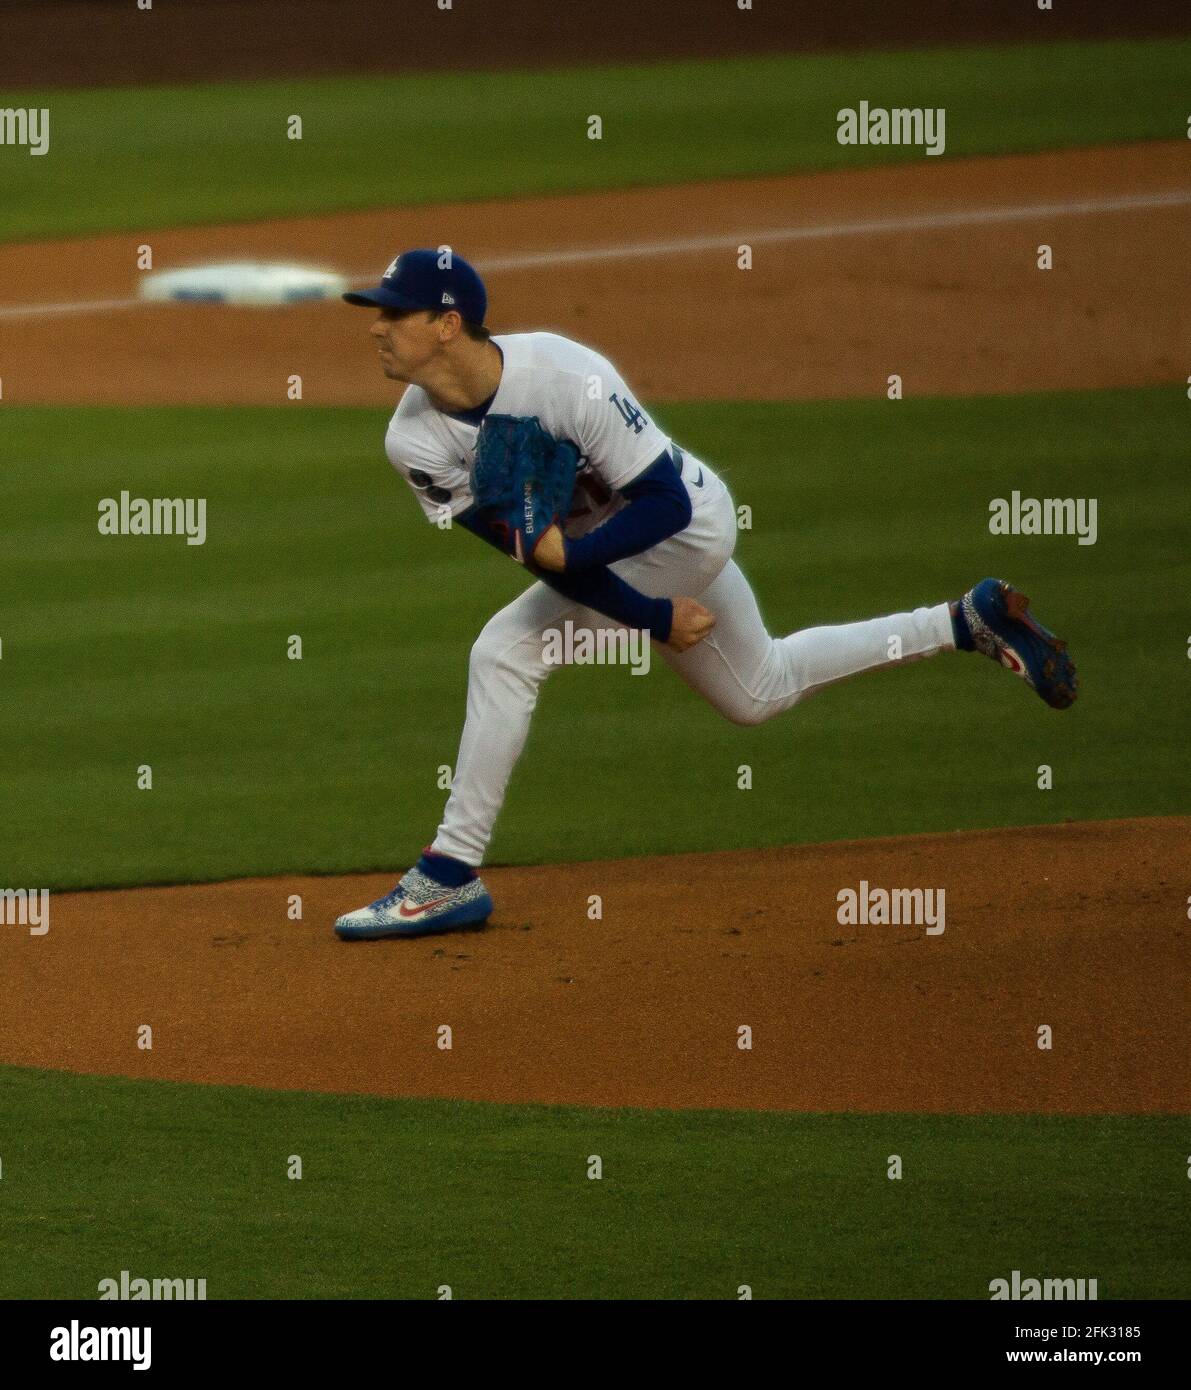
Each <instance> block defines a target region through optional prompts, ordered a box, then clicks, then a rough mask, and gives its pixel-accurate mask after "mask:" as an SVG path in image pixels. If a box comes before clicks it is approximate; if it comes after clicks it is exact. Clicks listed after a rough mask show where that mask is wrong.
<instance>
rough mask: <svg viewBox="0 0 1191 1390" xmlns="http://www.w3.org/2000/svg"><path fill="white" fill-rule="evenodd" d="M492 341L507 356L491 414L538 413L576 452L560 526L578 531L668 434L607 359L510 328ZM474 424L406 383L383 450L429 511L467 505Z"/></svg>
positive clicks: (616, 499) (609, 505)
mask: <svg viewBox="0 0 1191 1390" xmlns="http://www.w3.org/2000/svg"><path fill="white" fill-rule="evenodd" d="M492 341H493V342H494V343H495V344H496V345H497V347H499V348H500V350H501V352H502V353H503V354H504V370H503V372H502V374H501V378H500V386H499V387H498V388H497V392H496V396H495V398H494V399H493V401H492V404H491V405H490V406H489V408H488V409H489V413H490V414H493V415H516V416H525V415H536V416H537V417H538V419H539V420H540V421H541V424H542V428H543V429H545V430H548V431H549V432H550V433H551V434H552V435H553V436H554V438H555V439H558V440H569V441H570V442H571V443H572V444H574V445H575V447H576V448H577V449H578V450H579V454H580V459H579V469H580V471H579V476H578V478H577V480H576V489H575V499H574V502H573V504H572V510H571V513H570V515H569V516H568V518H567V522H566V526H565V528H564V529H565V531H566V534H567V535H569V536H580V535H583V534H584V532H586V531H590V530H591V529H592V528H593V527H595V526H598V525H599V524H600V523H601V522H602V521H605V520H606V519H607V518H608V517H609V516H611V515H612V514H613V512H616V511H619V510H620V508H621V507H622V506H623V505H624V499H623V498H622V497H621V495H620V490H621V489H622V488H624V487H626V486H627V485H628V484H629V483H631V482H632V481H633V479H634V478H637V477H639V476H640V475H641V474H642V473H643V472H644V471H645V470H646V469H647V468H648V467H649V466H650V464H651V463H653V462H654V461H655V460H656V459H657V458H658V457H659V455H661V454H662V453H663V452H665V451H666V450H667V449H669V448H670V440H669V439H668V438H667V436H666V435H664V434H663V433H662V431H661V430H660V429H658V427H657V426H656V425H655V424H654V423H653V421H652V420H650V419H649V418H648V417H647V416H646V415H645V414H644V413H643V412H642V410H641V408H640V406H639V405H638V404H637V403H636V401H635V400H634V399H633V398H632V397H631V396H630V395H629V393H628V390H627V388H626V386H625V383H624V381H623V379H622V378H621V376H620V374H619V372H617V370H616V368H615V367H614V366H613V365H612V364H611V363H610V362H609V361H608V360H607V358H605V357H601V356H600V354H599V353H598V352H594V351H592V349H591V348H588V347H584V346H583V344H582V343H576V342H572V341H571V339H569V338H562V337H560V336H559V335H558V334H557V333H510V334H505V335H501V336H499V337H497V336H494V337H493V339H492ZM478 433H479V426H478V425H474V424H469V423H468V422H467V421H466V420H461V419H458V418H456V417H455V416H454V415H449V414H446V413H445V412H444V411H441V410H439V409H438V408H437V407H436V406H435V405H433V404H431V401H430V398H429V396H427V394H426V392H425V391H423V390H422V388H421V387H420V386H410V387H408V388H407V389H406V392H405V395H404V396H402V398H401V402H400V404H399V405H398V406H397V409H396V411H395V412H394V414H393V418H392V420H391V421H390V422H389V428H388V432H387V433H386V435H385V452H386V453H387V454H388V456H389V462H390V463H391V464H392V465H393V467H394V468H395V469H396V470H397V471H398V473H400V474H401V475H402V477H404V478H405V480H406V481H407V482H408V483H409V485H410V487H411V488H413V490H414V492H415V493H416V494H417V497H418V500H419V501H420V502H421V504H422V508H423V510H424V511H425V513H426V515H427V517H428V518H429V519H430V520H431V521H436V520H437V519H438V517H439V515H440V509H441V508H442V507H448V508H449V509H450V513H451V515H452V516H459V515H460V514H461V513H462V512H465V511H466V510H467V509H468V507H470V506H471V505H472V501H473V499H472V495H471V484H470V474H469V468H470V465H471V463H472V460H473V458H474V456H475V447H476V436H477V435H478Z"/></svg>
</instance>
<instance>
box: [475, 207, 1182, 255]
mask: <svg viewBox="0 0 1191 1390" xmlns="http://www.w3.org/2000/svg"><path fill="white" fill-rule="evenodd" d="M1188 203H1191V190H1188V191H1186V192H1173V193H1144V194H1134V195H1131V196H1127V197H1121V198H1102V199H1088V200H1085V201H1083V202H1078V203H1035V204H1031V205H1028V206H1023V207H1009V208H972V209H969V210H967V211H963V212H937V213H930V214H927V215H925V216H917V217H883V218H879V219H876V220H874V221H870V222H833V223H827V224H825V225H818V226H810V227H773V228H769V229H767V230H763V231H754V232H738V233H733V234H728V233H726V232H725V233H719V234H717V235H715V236H700V237H683V238H681V239H678V240H674V241H648V242H641V243H640V244H639V245H636V246H598V247H591V248H589V249H587V250H574V251H536V252H531V253H528V254H525V255H521V256H502V257H499V258H498V259H496V260H489V261H481V262H479V263H478V265H477V268H478V269H481V270H484V271H486V272H487V273H489V274H491V272H492V271H500V270H528V269H532V268H533V267H536V266H553V265H578V264H582V263H583V262H585V261H619V260H630V259H632V258H634V257H637V256H672V255H683V254H685V253H688V252H699V251H722V250H723V249H725V248H726V247H730V248H732V249H733V250H735V248H736V247H737V246H741V245H745V244H747V245H749V246H757V245H759V244H760V245H764V244H768V243H772V242H783V241H829V240H832V239H834V238H836V237H848V236H880V235H882V234H888V233H890V232H930V231H936V230H939V229H943V228H947V227H970V226H977V225H979V224H982V223H988V222H1028V221H1031V220H1033V219H1034V218H1038V217H1076V216H1080V215H1087V214H1092V213H1100V212H1132V211H1135V210H1137V209H1149V208H1163V207H1181V206H1184V205H1186V204H1188Z"/></svg>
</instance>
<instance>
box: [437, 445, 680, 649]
mask: <svg viewBox="0 0 1191 1390" xmlns="http://www.w3.org/2000/svg"><path fill="white" fill-rule="evenodd" d="M670 466H671V468H673V466H674V465H673V464H671V465H670ZM684 492H685V489H684ZM626 510H627V509H626ZM455 520H456V521H458V522H459V524H460V525H461V526H465V527H466V528H467V529H468V530H469V531H471V532H472V534H473V535H476V536H479V538H480V539H481V540H482V541H487V542H488V544H489V545H491V546H493V547H494V548H495V549H496V550H500V549H501V548H500V545H499V543H498V542H497V541H496V540H495V539H494V538H493V537H492V536H491V535H490V534H489V532H488V528H487V527H486V526H484V525H483V524H482V523H481V522H480V520H479V509H478V508H476V507H472V508H470V509H469V510H468V511H466V512H464V513H463V514H462V515H461V516H458V517H456V518H455ZM501 554H502V555H503V554H505V552H504V551H503V550H501ZM526 568H527V569H529V570H530V573H531V574H535V575H536V576H537V577H538V578H539V579H540V580H541V581H542V582H543V583H544V584H547V585H549V587H550V588H551V589H553V590H554V591H555V592H556V593H559V594H562V595H563V597H564V598H569V599H572V600H573V601H574V602H576V603H581V604H583V605H584V606H585V607H587V608H594V609H595V611H596V612H597V613H603V614H604V616H605V617H607V618H612V619H613V620H614V621H615V622H618V623H624V625H625V626H626V627H636V628H645V629H647V630H648V632H649V635H650V636H651V637H652V638H654V640H655V641H658V642H666V641H668V640H669V638H670V624H671V621H672V620H673V617H674V606H673V604H672V603H671V602H670V600H669V599H668V598H648V597H647V596H646V595H645V594H643V593H641V591H640V590H639V589H634V588H633V586H632V585H631V584H626V583H625V581H624V580H623V579H621V578H620V576H619V575H616V574H613V573H612V571H611V570H610V569H609V568H608V567H607V566H606V565H602V566H600V568H598V569H591V570H586V571H584V572H583V573H581V574H569V573H568V574H554V573H553V572H550V571H547V570H540V569H536V568H534V567H532V566H526Z"/></svg>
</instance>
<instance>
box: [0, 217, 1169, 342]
mask: <svg viewBox="0 0 1191 1390" xmlns="http://www.w3.org/2000/svg"><path fill="white" fill-rule="evenodd" d="M1188 204H1191V190H1187V191H1185V192H1183V191H1178V192H1170V193H1137V194H1129V195H1125V196H1123V197H1120V198H1089V199H1084V200H1082V201H1080V202H1070V203H1031V204H1027V205H1023V206H1020V207H1007V208H970V209H967V210H965V211H962V212H936V213H928V214H925V215H920V216H916V217H882V218H877V219H874V220H872V221H865V222H830V223H826V224H819V225H813V226H809V227H807V226H803V227H770V228H766V229H763V230H757V231H752V232H733V233H727V232H721V233H717V234H716V235H714V236H698V237H682V238H677V239H674V240H672V241H642V242H637V243H636V244H633V245H628V246H591V247H586V248H576V249H575V250H571V251H565V250H561V251H530V252H525V253H522V254H521V255H517V256H498V257H496V258H495V259H492V260H484V261H478V262H477V269H479V270H482V271H483V272H484V273H485V274H489V275H490V274H492V273H493V272H499V271H505V270H533V269H536V268H538V267H540V266H560V265H583V264H589V263H593V262H600V261H627V260H636V259H639V258H646V257H649V256H681V255H692V254H698V253H699V252H703V251H722V250H724V249H726V248H730V249H733V250H734V249H735V248H736V247H737V246H741V245H746V244H747V245H749V246H765V245H772V244H774V243H781V242H789V241H830V240H833V239H835V238H837V237H850V236H883V235H888V234H890V233H895V232H933V231H941V230H945V229H946V228H948V227H975V226H981V225H984V224H987V223H994V222H1029V221H1032V220H1034V219H1036V218H1040V217H1080V216H1094V215H1095V214H1097V213H1106V212H1138V211H1146V210H1150V209H1154V208H1168V207H1185V206H1187V205H1188ZM375 273H376V272H375V271H366V272H364V273H363V274H362V275H357V276H352V277H351V279H352V282H353V283H359V284H364V283H367V282H369V281H370V280H373V279H374V277H375ZM147 303H149V301H147V300H143V299H135V298H134V299H92V300H82V301H78V302H75V303H67V304H9V305H0V319H25V318H44V317H47V316H49V315H52V314H93V313H107V312H110V311H112V310H118V309H132V308H136V307H138V306H142V305H146V304H147Z"/></svg>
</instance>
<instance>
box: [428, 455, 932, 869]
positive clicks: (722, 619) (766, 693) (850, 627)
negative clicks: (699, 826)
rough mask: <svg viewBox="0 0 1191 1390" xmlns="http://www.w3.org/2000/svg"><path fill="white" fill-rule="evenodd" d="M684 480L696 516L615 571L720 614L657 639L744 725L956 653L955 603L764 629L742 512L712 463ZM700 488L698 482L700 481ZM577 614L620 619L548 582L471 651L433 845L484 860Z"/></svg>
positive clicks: (649, 590)
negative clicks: (551, 638) (550, 641)
mask: <svg viewBox="0 0 1191 1390" xmlns="http://www.w3.org/2000/svg"><path fill="white" fill-rule="evenodd" d="M682 476H683V481H684V482H685V483H686V486H687V491H688V492H689V493H690V496H691V507H692V517H691V521H690V524H689V525H688V526H687V527H686V529H685V530H683V531H681V532H679V534H678V535H676V536H671V537H670V538H669V539H668V540H665V541H662V542H661V544H660V545H656V546H654V547H653V548H652V549H650V550H647V551H645V552H643V553H642V554H640V555H634V556H631V557H630V558H629V559H627V560H620V561H617V563H616V564H614V565H613V566H612V569H613V570H614V571H615V572H616V573H617V574H618V575H620V577H621V578H622V579H624V580H625V581H626V582H627V583H629V584H632V585H633V587H634V588H636V589H640V590H641V592H642V593H645V594H648V595H649V596H650V597H651V598H663V597H664V598H677V597H680V596H685V597H687V598H695V599H698V600H699V602H700V603H701V604H703V605H704V607H706V608H708V609H710V610H711V612H712V613H714V614H715V618H716V624H715V627H714V628H713V629H712V631H711V633H710V635H709V636H707V637H705V638H704V639H703V641H701V642H699V643H697V644H696V645H695V646H694V647H692V648H691V649H690V650H689V651H686V652H682V653H681V654H680V653H678V652H674V651H671V650H670V648H668V647H659V646H657V645H655V646H654V648H653V650H654V652H659V651H660V652H661V654H662V656H663V657H664V658H665V660H666V662H667V663H668V664H669V665H670V666H671V667H673V669H674V670H675V671H676V672H677V673H678V675H679V676H681V677H682V679H683V680H684V681H686V683H687V684H688V685H689V686H690V687H691V688H692V690H695V691H697V692H698V693H699V694H700V695H702V696H703V698H704V699H705V700H707V701H708V702H709V703H710V704H712V705H713V706H714V707H715V708H716V709H717V710H719V712H720V713H721V714H722V715H723V716H724V717H725V718H726V719H730V720H731V721H732V722H733V723H734V724H761V723H763V722H764V721H765V720H767V719H772V718H773V717H774V715H776V714H781V713H782V711H783V710H787V709H790V708H791V706H793V705H796V704H797V703H798V701H799V700H802V699H805V698H806V697H807V696H808V695H813V694H814V693H815V692H816V691H817V690H822V689H823V688H824V687H825V686H828V685H834V684H835V682H836V681H842V680H846V679H847V678H848V677H849V676H855V675H858V674H859V673H860V672H861V671H873V670H877V669H879V668H881V667H884V666H899V665H904V664H905V663H907V662H911V661H919V660H921V659H922V658H923V657H928V656H933V655H934V654H935V653H936V652H939V651H945V650H951V649H953V648H954V646H955V643H954V639H953V636H952V629H951V617H950V612H949V609H948V605H947V604H946V603H941V604H938V605H936V606H935V607H933V608H916V609H915V610H914V611H913V612H912V613H895V614H893V615H891V616H890V617H887V618H872V619H869V620H868V621H867V622H860V623H845V624H843V625H842V626H839V627H813V628H806V629H805V630H803V631H802V632H794V633H791V634H790V635H789V636H788V637H771V636H770V635H769V633H768V632H767V631H766V628H765V623H764V621H763V620H762V617H761V613H760V610H759V609H758V607H757V600H756V599H755V598H754V596H753V591H752V589H751V588H750V587H749V582H748V580H747V579H746V578H745V577H744V575H743V574H742V573H741V571H740V569H739V567H738V566H737V565H736V563H735V562H734V561H733V559H732V552H733V550H734V549H735V546H736V512H735V506H734V504H733V502H732V498H731V496H730V495H729V493H728V490H727V488H726V487H725V486H724V484H723V483H722V482H721V480H720V479H719V478H717V477H716V475H715V474H714V473H712V471H711V470H710V469H709V468H708V467H707V465H706V464H701V463H700V462H699V461H698V460H697V459H694V458H692V457H691V456H690V455H689V454H687V455H686V458H685V464H684V467H683V474H682ZM696 476H698V477H699V478H701V479H702V486H701V487H696V486H695V485H694V480H695V477H696ZM568 621H570V623H571V624H572V625H573V630H574V632H575V633H576V634H578V633H579V631H580V630H581V629H583V628H590V629H592V630H593V631H598V630H599V629H601V628H602V629H609V628H614V627H616V626H617V624H615V623H614V622H613V621H612V619H610V618H607V617H605V616H604V615H603V614H601V613H596V612H595V611H594V610H592V609H590V608H585V607H583V606H581V605H578V604H575V603H573V602H572V601H571V600H570V599H567V598H564V597H563V595H562V594H558V593H555V591H554V590H553V589H551V588H549V587H547V585H545V584H543V583H541V582H538V583H536V584H533V585H532V586H531V587H530V588H528V589H526V590H525V592H524V593H523V594H521V595H519V596H518V597H517V598H516V599H514V600H513V602H512V603H510V604H509V605H508V607H507V608H502V609H501V611H500V612H499V613H497V614H496V615H495V616H494V617H493V618H492V619H490V621H489V622H488V623H487V624H486V625H485V627H484V630H483V631H482V632H481V633H480V635H479V637H478V638H477V639H476V642H475V645H474V646H473V647H472V651H471V663H470V669H469V674H468V683H467V719H466V722H465V723H464V726H463V738H462V741H461V742H460V745H459V757H458V760H457V762H456V765H455V775H454V779H453V783H452V790H451V795H450V798H449V799H448V801H447V806H446V811H445V813H444V815H443V822H442V825H441V826H439V829H438V834H437V835H436V837H435V840H434V844H433V848H434V849H436V850H438V851H439V852H440V853H442V854H449V855H452V856H453V857H454V858H456V859H461V860H462V861H463V862H464V863H466V864H471V865H474V866H477V867H478V866H479V865H480V864H481V863H483V859H484V853H485V851H486V850H487V847H488V842H489V840H490V838H491V836H492V829H493V826H494V825H495V824H496V817H497V815H498V814H499V813H500V808H501V805H502V803H503V801H504V797H505V789H506V788H507V787H508V783H509V778H510V777H511V776H512V773H513V768H514V766H515V765H516V763H517V759H518V758H519V757H520V756H521V750H522V748H523V747H524V746H525V739H526V736H527V734H528V733H529V721H530V719H531V717H532V716H533V711H534V706H535V705H536V704H537V699H538V691H539V689H540V688H541V685H542V682H543V681H544V680H545V679H546V677H547V675H549V673H550V671H551V669H552V668H551V666H550V665H548V664H547V661H546V659H545V655H544V648H545V645H546V638H545V635H544V634H545V633H546V632H547V630H560V629H562V628H563V626H564V624H565V623H567V622H568Z"/></svg>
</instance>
